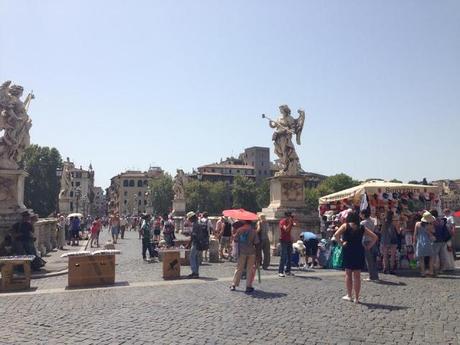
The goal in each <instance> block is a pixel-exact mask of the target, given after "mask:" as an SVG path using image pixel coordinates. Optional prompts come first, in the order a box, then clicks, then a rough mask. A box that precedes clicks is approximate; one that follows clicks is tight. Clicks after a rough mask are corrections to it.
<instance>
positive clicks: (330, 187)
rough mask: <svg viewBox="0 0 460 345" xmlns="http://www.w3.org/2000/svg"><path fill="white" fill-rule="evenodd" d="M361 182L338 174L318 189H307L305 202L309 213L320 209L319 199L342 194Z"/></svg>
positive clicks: (329, 178) (321, 184)
mask: <svg viewBox="0 0 460 345" xmlns="http://www.w3.org/2000/svg"><path fill="white" fill-rule="evenodd" d="M359 184H360V182H359V181H356V180H353V178H352V177H350V176H348V175H346V174H343V173H342V174H337V175H334V176H329V177H328V178H326V179H325V180H324V181H323V182H321V183H320V184H319V186H318V187H316V188H306V189H305V202H306V203H307V208H308V209H309V211H315V210H317V209H318V203H319V200H318V199H319V198H320V197H323V196H325V195H329V194H332V193H336V192H340V191H341V190H344V189H348V188H352V187H355V186H357V185H359Z"/></svg>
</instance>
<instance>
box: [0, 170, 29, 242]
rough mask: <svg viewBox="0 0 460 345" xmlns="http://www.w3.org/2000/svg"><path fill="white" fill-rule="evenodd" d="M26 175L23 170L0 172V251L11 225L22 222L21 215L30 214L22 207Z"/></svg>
mask: <svg viewBox="0 0 460 345" xmlns="http://www.w3.org/2000/svg"><path fill="white" fill-rule="evenodd" d="M27 175H28V174H27V173H26V172H25V171H23V170H4V169H2V170H0V251H1V250H2V249H3V241H4V239H5V236H6V234H7V233H8V231H10V230H11V228H12V226H13V224H15V223H17V222H20V221H21V220H22V215H21V213H23V212H25V211H29V212H31V210H28V209H27V208H26V207H25V205H24V182H25V178H26V177H27Z"/></svg>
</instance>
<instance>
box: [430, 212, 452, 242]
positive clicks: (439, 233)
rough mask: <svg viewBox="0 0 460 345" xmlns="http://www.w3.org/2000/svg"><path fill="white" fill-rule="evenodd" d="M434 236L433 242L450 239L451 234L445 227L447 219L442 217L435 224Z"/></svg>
mask: <svg viewBox="0 0 460 345" xmlns="http://www.w3.org/2000/svg"><path fill="white" fill-rule="evenodd" d="M434 231H435V232H434V237H436V241H435V242H447V241H449V240H450V239H451V237H452V236H451V234H450V232H449V229H448V228H447V219H445V218H444V219H442V220H441V221H440V222H439V223H437V224H435V229H434Z"/></svg>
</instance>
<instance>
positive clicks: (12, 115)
mask: <svg viewBox="0 0 460 345" xmlns="http://www.w3.org/2000/svg"><path fill="white" fill-rule="evenodd" d="M23 92H24V89H23V87H22V86H19V85H11V81H6V82H4V83H3V84H2V85H1V86H0V134H1V133H2V131H3V136H0V169H7V170H11V169H14V170H16V169H18V168H19V166H18V162H19V161H20V160H21V157H22V155H23V153H24V150H25V149H26V148H27V147H28V146H29V145H30V136H29V130H30V128H31V127H32V121H31V119H30V118H29V116H28V115H27V109H28V107H29V104H30V101H31V100H32V99H33V98H34V96H33V94H32V93H30V94H29V95H28V96H27V97H26V99H25V100H24V102H23V101H21V97H22V94H23Z"/></svg>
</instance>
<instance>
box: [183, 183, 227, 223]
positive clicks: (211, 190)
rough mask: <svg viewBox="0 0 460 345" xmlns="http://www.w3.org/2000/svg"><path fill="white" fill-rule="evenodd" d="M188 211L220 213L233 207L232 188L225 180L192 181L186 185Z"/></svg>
mask: <svg viewBox="0 0 460 345" xmlns="http://www.w3.org/2000/svg"><path fill="white" fill-rule="evenodd" d="M185 194H186V196H187V211H200V212H203V211H206V212H208V213H209V214H210V215H219V214H221V213H222V210H224V209H227V208H230V207H231V204H230V202H231V198H230V196H231V195H230V189H229V187H228V186H227V184H226V183H224V182H210V181H198V180H194V181H190V182H189V183H187V185H186V186H185Z"/></svg>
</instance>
